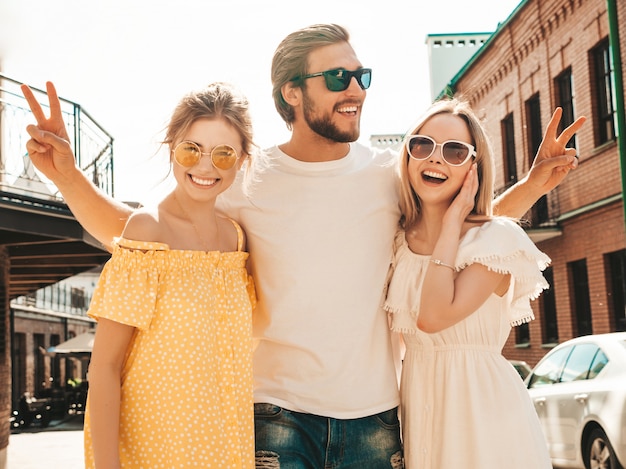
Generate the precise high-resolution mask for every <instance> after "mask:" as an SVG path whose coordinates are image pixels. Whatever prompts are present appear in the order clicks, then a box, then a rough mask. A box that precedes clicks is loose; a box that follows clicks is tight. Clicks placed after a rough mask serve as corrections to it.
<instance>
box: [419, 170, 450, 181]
mask: <svg viewBox="0 0 626 469" xmlns="http://www.w3.org/2000/svg"><path fill="white" fill-rule="evenodd" d="M424 176H428V177H431V178H436V179H442V180H444V181H445V180H446V179H448V177H447V176H446V175H445V174H441V173H435V172H433V171H424Z"/></svg>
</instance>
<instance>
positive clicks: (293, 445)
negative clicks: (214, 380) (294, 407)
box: [254, 404, 404, 469]
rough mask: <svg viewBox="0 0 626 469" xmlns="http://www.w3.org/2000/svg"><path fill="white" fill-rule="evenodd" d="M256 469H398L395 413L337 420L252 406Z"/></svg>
mask: <svg viewBox="0 0 626 469" xmlns="http://www.w3.org/2000/svg"><path fill="white" fill-rule="evenodd" d="M254 430H255V438H256V469H268V468H271V469H278V468H280V469H389V468H392V469H401V468H403V467H404V466H403V461H402V443H401V442H400V423H399V422H398V411H397V409H391V410H388V411H385V412H381V413H380V414H377V415H372V416H369V417H363V418H358V419H349V420H340V419H333V418H328V417H320V416H318V415H311V414H303V413H300V412H292V411H290V410H287V409H284V408H282V407H279V406H276V405H273V404H254Z"/></svg>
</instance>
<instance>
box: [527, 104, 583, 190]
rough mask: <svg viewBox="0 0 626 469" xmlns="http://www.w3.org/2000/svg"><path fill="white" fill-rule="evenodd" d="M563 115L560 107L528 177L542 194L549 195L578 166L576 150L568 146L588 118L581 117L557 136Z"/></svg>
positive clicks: (553, 116) (550, 124)
mask: <svg viewBox="0 0 626 469" xmlns="http://www.w3.org/2000/svg"><path fill="white" fill-rule="evenodd" d="M562 114H563V110H562V109H561V108H560V107H558V108H556V110H555V111H554V113H553V114H552V118H551V119H550V122H549V123H548V127H547V128H546V131H545V133H544V135H543V140H542V141H541V145H539V150H538V151H537V155H536V156H535V159H534V161H533V164H532V167H531V168H530V172H529V173H528V176H527V179H528V183H529V184H530V185H532V186H533V187H534V188H535V190H536V191H537V192H538V193H541V194H547V193H548V192H550V191H551V190H552V189H554V188H555V187H556V186H558V185H559V184H560V183H561V182H562V181H563V179H565V176H567V174H568V173H569V171H570V170H571V169H574V168H576V166H578V159H577V158H576V149H575V148H567V147H566V145H567V142H569V140H570V139H571V138H572V137H573V136H574V134H575V133H576V132H578V130H580V128H581V127H582V126H583V124H584V123H585V120H586V117H584V116H582V117H579V118H578V119H576V120H575V121H574V123H572V124H571V125H570V126H569V127H567V128H566V129H565V130H563V132H561V133H560V134H559V135H558V136H557V134H556V133H557V129H558V127H559V122H560V121H561V116H562Z"/></svg>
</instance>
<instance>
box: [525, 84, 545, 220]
mask: <svg viewBox="0 0 626 469" xmlns="http://www.w3.org/2000/svg"><path fill="white" fill-rule="evenodd" d="M526 129H527V135H526V138H527V141H528V154H529V156H530V164H532V162H533V160H534V158H535V155H536V154H537V150H539V145H541V139H542V137H543V133H542V131H541V107H540V103H539V93H537V94H535V95H533V96H532V97H531V98H530V99H528V100H527V101H526ZM548 220H549V215H548V197H547V195H544V196H542V197H541V198H540V199H539V200H538V201H537V203H535V205H534V206H533V209H532V217H531V221H532V224H533V226H537V225H540V224H542V223H545V222H547V221H548Z"/></svg>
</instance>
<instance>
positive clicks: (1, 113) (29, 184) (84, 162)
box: [0, 73, 114, 200]
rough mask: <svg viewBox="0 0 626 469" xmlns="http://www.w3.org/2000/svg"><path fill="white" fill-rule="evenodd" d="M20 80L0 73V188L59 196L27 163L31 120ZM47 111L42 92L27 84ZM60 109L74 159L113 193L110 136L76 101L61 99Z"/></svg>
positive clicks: (91, 176)
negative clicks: (27, 144)
mask: <svg viewBox="0 0 626 469" xmlns="http://www.w3.org/2000/svg"><path fill="white" fill-rule="evenodd" d="M21 84H22V83H21V82H19V81H17V80H14V79H12V78H9V77H8V76H6V75H4V74H2V73H0V190H4V191H11V192H15V193H20V194H24V195H31V196H35V197H40V198H42V199H59V200H61V196H60V194H59V192H58V190H57V189H56V187H55V186H54V185H53V184H52V183H51V182H50V181H49V180H48V179H47V178H46V177H45V176H44V175H43V174H41V173H39V172H38V171H37V170H36V169H35V168H34V167H33V165H32V164H31V162H30V159H29V158H28V153H27V152H26V142H27V141H28V139H29V138H30V137H29V136H28V134H27V133H26V126H27V125H28V124H34V123H35V119H34V117H33V115H32V113H31V111H30V108H29V107H28V103H27V102H26V99H25V98H24V96H23V95H22V91H21V90H20V85H21ZM31 89H32V90H33V93H34V94H35V96H36V97H37V99H38V100H39V102H40V103H41V105H42V108H43V109H44V112H47V111H48V97H47V95H46V92H45V91H43V90H40V89H37V88H33V87H31ZM61 111H62V113H63V119H64V121H65V124H66V126H67V132H68V135H69V136H70V143H71V145H72V147H73V150H74V155H76V161H77V165H78V167H79V168H81V169H82V170H83V171H84V172H85V173H86V174H87V175H88V177H89V178H90V179H91V180H92V181H93V183H94V184H95V185H96V186H97V187H99V188H101V189H102V190H104V191H105V192H106V193H107V194H109V195H111V196H113V195H114V185H113V137H112V136H111V135H110V134H109V133H108V132H107V131H106V130H104V129H103V128H102V126H101V125H100V124H98V123H97V122H96V121H95V120H94V119H93V118H92V117H91V116H90V115H89V114H88V113H87V112H86V111H85V110H84V109H83V108H81V106H80V105H79V104H76V103H74V102H72V101H68V100H66V99H62V98H61Z"/></svg>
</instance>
